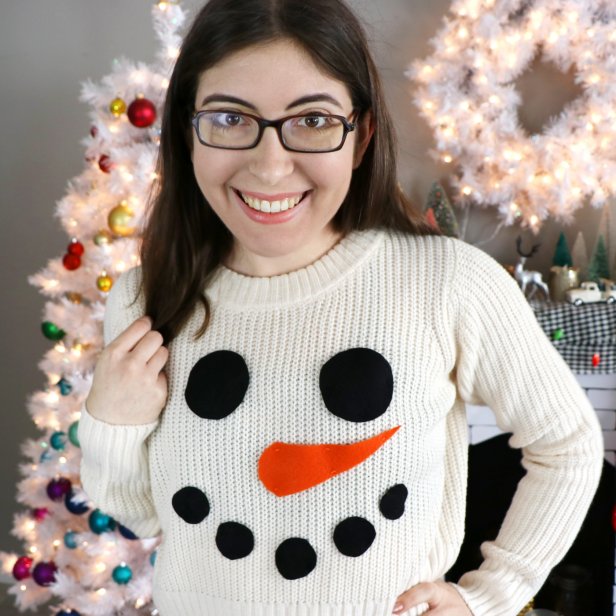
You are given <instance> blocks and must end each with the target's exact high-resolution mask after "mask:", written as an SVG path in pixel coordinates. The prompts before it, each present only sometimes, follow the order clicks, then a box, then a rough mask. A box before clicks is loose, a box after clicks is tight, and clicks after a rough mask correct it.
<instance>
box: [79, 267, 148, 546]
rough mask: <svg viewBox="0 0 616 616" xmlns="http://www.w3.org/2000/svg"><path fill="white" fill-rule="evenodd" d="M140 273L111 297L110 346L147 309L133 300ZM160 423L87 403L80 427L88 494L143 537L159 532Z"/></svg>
mask: <svg viewBox="0 0 616 616" xmlns="http://www.w3.org/2000/svg"><path fill="white" fill-rule="evenodd" d="M138 272H139V269H138V268H133V269H132V270H129V271H128V272H125V273H124V274H122V275H121V276H120V277H119V278H118V280H117V281H116V283H115V284H114V286H113V287H112V289H111V291H110V292H109V295H108V296H107V303H106V307H105V317H104V323H103V338H104V344H105V346H107V345H108V344H109V343H110V342H111V341H112V340H113V339H115V338H116V337H117V336H118V334H120V333H121V332H122V331H124V330H125V329H126V328H127V327H128V326H129V325H130V324H131V323H132V322H133V321H135V320H136V319H138V318H139V317H140V316H142V315H143V314H144V310H143V302H142V301H139V300H138V301H137V302H135V303H134V304H132V301H133V299H134V297H135V295H136V292H137V291H138ZM139 299H141V297H140V298H139ZM158 423H159V420H156V421H154V422H152V423H148V424H143V425H126V426H124V425H114V424H109V423H106V422H104V421H101V420H99V419H96V418H94V417H93V416H92V415H90V413H89V412H88V409H87V408H86V404H85V402H84V404H83V405H82V408H81V418H80V420H79V426H78V438H79V442H80V445H81V469H80V471H81V472H80V474H81V484H82V487H83V489H84V491H85V493H86V494H87V495H88V498H89V499H90V500H91V501H92V502H93V503H94V504H95V505H96V506H97V507H98V508H100V509H101V510H102V511H103V512H105V513H106V514H108V515H110V516H112V517H113V518H114V519H115V520H117V521H118V522H120V523H121V524H122V525H124V526H126V527H127V528H128V529H129V530H131V531H132V532H133V533H135V534H136V535H137V536H138V537H140V538H142V539H144V538H146V537H155V536H157V535H158V534H159V533H160V524H159V520H158V516H157V515H156V510H155V508H154V504H153V500H152V492H151V487H150V471H149V456H148V441H147V439H148V437H149V436H150V434H152V432H153V431H154V430H155V429H156V427H157V426H158Z"/></svg>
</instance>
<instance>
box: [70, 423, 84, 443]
mask: <svg viewBox="0 0 616 616" xmlns="http://www.w3.org/2000/svg"><path fill="white" fill-rule="evenodd" d="M78 428H79V421H74V422H73V423H72V424H71V425H70V426H69V427H68V440H69V441H70V442H71V443H73V445H75V447H81V445H80V444H79V437H78V436H77V430H78Z"/></svg>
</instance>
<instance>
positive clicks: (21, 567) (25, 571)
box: [13, 556, 33, 580]
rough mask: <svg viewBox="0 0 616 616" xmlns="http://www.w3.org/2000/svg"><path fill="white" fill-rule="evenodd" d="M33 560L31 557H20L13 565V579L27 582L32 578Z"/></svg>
mask: <svg viewBox="0 0 616 616" xmlns="http://www.w3.org/2000/svg"><path fill="white" fill-rule="evenodd" d="M32 563H33V560H32V559H31V558H30V557H29V556H20V557H19V558H18V559H17V560H16V561H15V564H14V565H13V577H14V578H15V579H16V580H25V579H26V578H28V577H30V570H31V569H32Z"/></svg>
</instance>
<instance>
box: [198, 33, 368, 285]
mask: <svg viewBox="0 0 616 616" xmlns="http://www.w3.org/2000/svg"><path fill="white" fill-rule="evenodd" d="M306 97H310V98H311V99H312V100H311V101H310V102H306V101H304V102H302V101H301V99H305V98H306ZM230 98H233V99H236V100H233V101H231V100H229V99H230ZM237 99H240V101H242V102H239V101H238V100H237ZM195 109H196V110H202V109H203V110H224V111H231V112H246V113H251V114H253V115H256V116H259V117H261V118H266V119H268V120H275V119H278V118H281V117H285V116H289V115H295V114H301V113H313V112H321V113H331V114H336V115H341V116H345V117H347V118H349V117H350V116H351V115H352V112H353V107H352V104H351V97H350V94H349V92H348V90H347V87H346V86H345V84H343V83H342V82H340V81H337V80H336V79H333V78H332V77H329V76H328V75H326V74H325V73H323V72H322V71H321V70H320V69H319V68H317V66H316V65H315V64H314V62H313V61H312V59H311V58H310V56H309V55H307V53H306V52H304V51H303V50H302V49H301V48H300V47H299V46H297V45H295V44H293V43H292V42H291V41H289V40H280V41H276V42H273V43H268V44H265V45H259V46H252V47H249V48H246V49H244V50H241V51H239V52H237V53H235V54H232V55H230V56H228V57H226V58H224V59H223V60H222V61H221V62H220V63H218V64H216V65H215V66H214V67H212V68H210V69H208V70H207V71H205V72H204V73H203V74H202V75H201V78H200V80H199V84H198V89H197V98H196V101H195ZM369 122H370V120H369V118H367V121H366V122H364V123H363V124H362V126H358V128H356V129H355V131H353V132H350V133H349V134H348V135H347V138H346V141H345V143H344V146H343V147H342V149H340V150H338V151H336V152H327V153H298V152H291V151H288V150H285V149H284V148H283V147H282V145H281V143H280V141H279V139H278V135H277V132H276V130H275V129H274V128H271V127H268V128H266V129H265V131H264V133H263V136H262V138H261V141H260V142H259V144H258V145H257V146H256V147H255V148H253V149H250V150H225V149H217V148H212V147H208V146H205V145H203V144H201V143H200V142H199V140H198V139H197V136H196V134H195V132H194V131H193V152H192V161H193V167H194V172H195V177H196V180H197V183H198V185H199V187H200V189H201V191H202V192H203V195H204V196H205V198H206V199H207V201H208V203H209V204H210V205H211V206H212V208H213V209H214V211H215V212H216V214H217V215H218V216H219V218H220V219H221V220H222V221H223V222H224V224H225V225H226V226H227V228H228V229H229V230H230V231H231V233H232V234H233V236H234V238H235V241H234V245H233V252H232V255H231V257H230V259H229V261H228V262H227V265H228V266H229V267H231V268H232V269H234V270H236V271H238V272H240V273H243V274H246V275H250V276H272V275H277V274H281V273H285V272H289V271H292V270H294V269H298V268H301V267H305V266H306V265H308V264H309V263H311V262H313V261H314V260H316V259H318V258H319V257H320V256H321V255H322V254H324V253H325V252H327V251H328V250H329V249H330V248H331V247H332V246H333V245H334V244H335V243H336V242H337V241H338V239H340V238H339V236H338V235H337V234H336V233H335V232H334V231H333V228H332V225H331V220H332V218H333V217H334V215H335V214H336V212H337V211H338V208H339V207H340V205H341V203H342V201H343V200H344V198H345V196H346V194H347V192H348V189H349V184H350V181H351V174H352V171H353V169H354V167H356V166H357V165H358V164H359V162H360V161H361V156H362V155H363V153H364V151H365V149H366V147H367V145H368V142H369V139H370V136H371V135H372V129H371V127H370V126H369ZM240 195H243V196H244V197H245V198H246V197H247V198H248V201H249V202H250V203H246V201H245V200H244V199H242V197H241V196H240ZM299 198H301V200H300V201H299V203H297V204H296V205H293V204H294V203H295V202H296V201H297V200H298V199H299ZM255 199H258V200H265V201H268V202H269V203H270V204H271V203H273V202H276V201H279V202H284V200H285V199H288V202H287V203H288V204H289V205H290V206H292V207H289V209H287V210H286V211H284V212H279V213H275V214H274V213H266V212H264V211H257V210H255V209H254V208H253V207H251V206H250V204H252V205H253V206H254V205H255V202H254V200H255ZM265 208H267V204H266V205H265ZM275 208H276V206H275Z"/></svg>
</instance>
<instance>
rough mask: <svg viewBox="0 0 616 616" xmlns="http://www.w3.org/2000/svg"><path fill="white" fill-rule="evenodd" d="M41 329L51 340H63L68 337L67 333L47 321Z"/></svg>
mask: <svg viewBox="0 0 616 616" xmlns="http://www.w3.org/2000/svg"><path fill="white" fill-rule="evenodd" d="M41 329H42V330H43V335H44V336H45V338H48V339H49V340H62V338H64V336H66V332H65V331H64V330H63V329H60V328H59V327H58V326H57V325H56V324H55V323H52V322H51V321H45V322H44V323H43V324H42V325H41Z"/></svg>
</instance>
